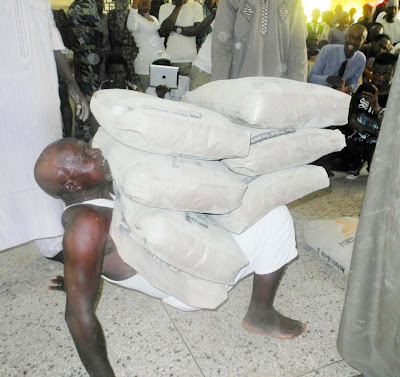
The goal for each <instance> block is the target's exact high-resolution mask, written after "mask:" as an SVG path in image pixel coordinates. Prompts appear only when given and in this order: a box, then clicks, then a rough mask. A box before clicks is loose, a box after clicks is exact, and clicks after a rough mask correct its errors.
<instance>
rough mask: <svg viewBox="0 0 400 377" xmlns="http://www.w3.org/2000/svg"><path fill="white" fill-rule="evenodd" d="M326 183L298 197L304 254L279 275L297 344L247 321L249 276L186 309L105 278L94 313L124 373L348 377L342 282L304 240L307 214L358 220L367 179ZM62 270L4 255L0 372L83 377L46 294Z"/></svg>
mask: <svg viewBox="0 0 400 377" xmlns="http://www.w3.org/2000/svg"><path fill="white" fill-rule="evenodd" d="M331 181H332V185H331V187H330V188H329V189H326V190H323V191H320V192H318V193H315V194H313V195H310V196H308V197H306V198H304V199H302V200H299V201H297V202H295V203H292V204H291V205H290V206H289V207H290V210H291V212H292V215H293V217H294V219H295V223H296V230H297V242H298V247H299V253H300V258H299V259H298V260H297V261H295V262H294V263H293V264H291V265H290V266H289V267H288V269H287V271H286V273H285V276H284V278H283V280H282V283H281V286H280V288H279V290H278V295H277V299H276V306H277V308H278V309H279V310H280V311H281V312H282V313H283V314H286V315H289V316H292V317H294V318H297V319H300V320H302V321H305V322H307V324H308V326H307V331H306V332H305V334H304V335H302V336H300V337H299V338H297V339H295V340H289V341H288V340H287V341H281V340H276V339H272V338H267V337H261V336H258V335H254V334H250V333H247V332H246V331H244V330H243V329H242V327H241V324H240V323H241V319H242V317H243V316H244V314H245V312H246V308H247V305H248V301H249V298H250V291H251V285H252V278H251V277H250V278H247V279H245V280H243V281H242V282H240V283H239V284H238V286H237V287H235V289H233V290H232V291H231V293H230V298H229V300H228V301H227V302H226V303H225V304H224V305H223V306H222V307H220V308H219V309H218V310H216V311H201V312H194V313H183V312H179V311H178V310H175V309H173V308H171V307H167V306H164V305H163V304H162V303H161V302H160V301H158V300H156V299H152V298H150V297H147V296H145V295H142V294H140V293H137V292H132V291H127V290H124V289H122V288H119V287H116V286H113V285H111V284H108V283H104V286H103V291H102V295H101V300H100V303H99V306H98V316H99V318H100V321H101V322H102V324H103V328H104V331H105V334H106V338H107V344H108V352H109V355H110V359H111V361H112V365H113V366H114V370H115V372H116V375H117V376H118V377H128V376H129V377H133V376H140V377H144V376H146V377H158V376H174V377H198V376H199V377H202V376H203V377H215V376H222V377H256V376H257V377H264V376H268V377H300V376H302V377H317V376H318V377H336V376H337V377H351V376H354V375H357V374H358V372H357V371H355V370H354V369H352V368H350V367H349V366H348V365H347V364H346V363H345V362H344V361H343V360H342V358H341V357H340V356H339V354H338V353H337V351H336V344H335V343H336V337H337V331H338V325H339V321H340V315H341V309H342V305H343V299H344V294H345V287H346V279H345V278H344V277H343V276H342V275H341V274H340V273H338V272H336V271H335V270H333V269H332V268H331V267H330V266H328V265H327V264H325V262H324V261H323V260H321V259H319V257H318V256H317V255H316V254H315V253H314V252H313V251H312V250H311V249H309V248H308V247H307V246H306V245H305V244H304V241H303V235H302V227H303V224H304V223H305V222H306V221H308V220H316V219H331V218H335V217H338V216H357V215H358V213H359V211H360V208H361V202H362V197H363V194H364V189H365V185H366V181H367V177H365V176H361V177H360V178H358V179H357V180H355V181H348V180H346V179H344V178H343V177H342V175H340V174H339V175H338V174H337V176H336V177H334V178H333V179H332V180H331ZM61 273H62V266H61V265H60V264H58V263H56V262H51V261H48V260H46V259H44V258H42V257H40V256H39V254H38V252H37V250H36V249H35V246H34V245H33V244H26V245H23V246H20V247H18V248H14V249H11V250H7V251H5V252H2V253H0V323H1V325H0V339H1V342H0V376H2V377H20V376H35V377H36V376H37V377H39V376H40V377H46V376H52V377H53V376H57V377H78V376H86V375H87V374H86V372H85V370H84V368H83V366H82V365H81V363H80V360H79V357H78V355H77V353H76V351H75V348H74V345H73V342H72V340H71V337H70V335H69V333H68V329H67V327H66V325H65V322H64V317H63V312H64V305H65V296H64V294H63V293H61V292H51V291H48V290H47V285H48V281H49V280H50V279H51V278H53V277H55V276H56V275H57V274H61Z"/></svg>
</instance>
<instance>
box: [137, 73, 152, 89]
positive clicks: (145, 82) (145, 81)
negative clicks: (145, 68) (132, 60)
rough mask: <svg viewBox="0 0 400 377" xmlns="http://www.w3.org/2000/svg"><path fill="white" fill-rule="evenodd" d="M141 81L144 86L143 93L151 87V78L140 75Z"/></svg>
mask: <svg viewBox="0 0 400 377" xmlns="http://www.w3.org/2000/svg"><path fill="white" fill-rule="evenodd" d="M138 76H139V79H140V84H141V86H142V90H143V92H145V91H146V90H147V88H148V87H149V86H150V76H149V75H138Z"/></svg>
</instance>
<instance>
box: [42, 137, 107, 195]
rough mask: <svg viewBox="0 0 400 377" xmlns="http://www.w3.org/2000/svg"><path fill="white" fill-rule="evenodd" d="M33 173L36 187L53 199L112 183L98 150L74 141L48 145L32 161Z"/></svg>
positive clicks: (67, 140)
mask: <svg viewBox="0 0 400 377" xmlns="http://www.w3.org/2000/svg"><path fill="white" fill-rule="evenodd" d="M34 174H35V179H36V182H37V183H38V185H39V186H40V188H42V189H43V190H44V191H45V192H46V193H48V194H49V195H51V196H53V197H55V198H64V195H65V194H67V193H73V192H74V193H76V192H79V191H81V190H85V189H92V188H94V187H96V186H98V185H100V184H103V183H105V182H108V181H111V180H112V176H111V172H110V168H109V166H108V163H107V161H106V160H105V159H104V157H103V155H102V153H101V151H100V150H99V149H92V148H90V147H88V145H87V144H86V143H85V142H83V141H79V140H77V139H74V138H66V139H61V140H58V141H56V142H54V143H52V144H50V145H48V146H47V147H46V148H45V149H44V150H43V152H42V153H41V154H40V156H39V158H38V159H37V161H36V164H35V168H34Z"/></svg>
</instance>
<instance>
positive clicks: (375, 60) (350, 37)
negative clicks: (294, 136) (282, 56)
mask: <svg viewBox="0 0 400 377" xmlns="http://www.w3.org/2000/svg"><path fill="white" fill-rule="evenodd" d="M362 9H363V16H362V17H360V18H359V19H358V20H357V22H355V20H354V17H353V16H354V14H355V9H354V8H352V9H350V11H349V12H345V11H343V9H342V7H341V6H340V5H338V6H336V8H335V12H332V11H325V12H322V18H321V21H319V20H320V17H321V12H320V10H319V9H314V11H313V13H312V20H311V22H309V23H308V24H307V56H308V64H309V73H308V82H310V83H315V84H319V85H325V86H330V87H332V88H334V89H336V90H340V91H342V92H344V93H347V94H349V95H352V101H351V105H350V111H349V121H348V124H347V125H346V126H345V127H342V128H341V130H342V132H343V133H344V134H345V135H346V140H347V147H346V148H345V149H344V150H343V151H342V152H340V153H336V154H334V155H332V156H327V157H325V158H323V160H322V161H318V162H317V163H320V164H322V165H323V166H325V167H326V168H327V169H328V170H329V174H330V175H333V173H332V171H331V170H344V171H348V172H349V173H348V174H347V175H346V178H348V179H355V178H357V177H358V176H359V174H360V171H361V170H362V168H363V167H364V165H365V164H368V165H367V166H368V168H367V169H368V171H369V168H370V164H371V160H372V156H373V151H374V149H375V146H376V142H377V137H378V134H379V130H380V126H381V124H382V119H383V116H384V112H385V107H386V102H387V98H388V93H389V90H390V86H391V82H392V78H393V75H394V70H395V66H396V63H397V57H398V48H399V47H400V45H399V46H397V45H398V43H399V42H400V34H398V30H400V18H399V17H398V11H399V2H398V1H397V0H388V1H385V2H383V3H382V4H381V5H380V6H379V7H377V9H375V7H374V6H373V5H371V4H370V3H367V4H365V5H364V6H363V8H362ZM378 21H379V22H378ZM396 46H397V48H396Z"/></svg>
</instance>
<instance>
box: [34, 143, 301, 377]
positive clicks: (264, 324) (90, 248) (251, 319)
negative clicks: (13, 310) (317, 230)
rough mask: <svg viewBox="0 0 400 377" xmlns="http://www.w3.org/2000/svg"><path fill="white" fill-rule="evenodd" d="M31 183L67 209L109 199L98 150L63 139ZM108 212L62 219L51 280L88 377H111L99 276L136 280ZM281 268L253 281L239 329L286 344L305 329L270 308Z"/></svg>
mask: <svg viewBox="0 0 400 377" xmlns="http://www.w3.org/2000/svg"><path fill="white" fill-rule="evenodd" d="M35 178H36V181H37V182H38V184H39V185H40V186H41V187H42V188H43V189H45V191H46V192H47V193H49V194H50V195H52V196H55V197H58V198H59V197H61V198H62V199H63V200H64V202H65V204H66V205H71V204H77V203H82V202H83V201H86V200H90V199H98V198H105V199H110V194H109V193H110V189H111V185H112V177H111V172H110V171H109V167H108V164H107V163H106V161H105V160H104V158H103V156H102V155H101V152H100V151H99V150H98V149H92V148H90V147H88V146H87V145H86V143H84V142H82V141H79V142H78V141H77V140H74V139H63V140H62V141H59V142H56V143H53V144H51V145H50V146H49V147H47V148H46V149H45V151H44V152H43V153H42V154H41V156H40V157H39V159H38V161H37V162H36V165H35ZM111 218H112V209H109V208H99V207H96V206H92V205H88V204H82V205H76V206H73V207H70V208H68V209H67V210H66V211H65V212H64V214H63V217H62V222H63V225H64V227H65V233H64V240H63V246H64V257H65V265H64V276H65V278H62V276H58V277H57V278H56V279H53V280H52V283H53V284H54V286H51V287H50V289H51V290H64V291H65V292H66V294H67V303H66V311H65V319H66V322H67V325H68V328H69V331H70V333H71V335H72V338H73V340H74V343H75V346H76V348H77V351H78V353H79V356H80V358H81V360H82V363H83V364H84V366H85V368H86V370H87V372H88V373H89V375H90V376H92V377H114V376H115V374H114V371H113V370H112V367H111V364H110V362H109V359H108V356H107V350H106V341H105V338H104V334H103V330H102V327H101V324H100V322H99V320H98V318H97V316H96V313H95V303H96V298H97V295H98V293H99V285H100V279H101V275H105V276H107V277H109V278H111V279H113V280H117V281H119V280H125V279H127V278H129V277H131V276H134V275H135V274H136V271H135V270H134V269H133V268H132V267H130V266H128V265H127V264H126V263H124V262H123V261H122V259H121V258H120V257H119V254H118V252H117V250H116V247H115V244H114V242H113V240H112V238H111V236H110V234H109V230H110V224H111ZM283 270H284V269H283V268H281V269H280V270H278V271H275V272H273V273H271V274H266V275H255V277H254V283H253V293H252V297H251V301H250V305H249V308H248V311H247V313H246V316H245V318H244V320H243V327H244V328H245V329H246V330H248V331H250V332H253V333H257V334H261V335H270V336H273V337H277V338H280V339H291V338H294V337H296V336H298V335H300V334H301V333H302V332H303V331H304V329H305V327H306V325H305V324H303V323H301V322H299V321H295V320H292V319H290V318H287V317H284V316H283V315H281V314H280V313H278V312H277V311H276V310H275V309H274V307H273V301H274V298H275V292H276V289H277V287H278V284H279V281H280V279H281V277H282V274H283Z"/></svg>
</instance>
